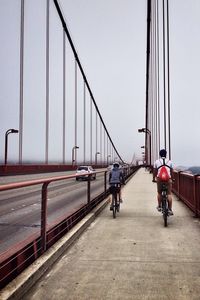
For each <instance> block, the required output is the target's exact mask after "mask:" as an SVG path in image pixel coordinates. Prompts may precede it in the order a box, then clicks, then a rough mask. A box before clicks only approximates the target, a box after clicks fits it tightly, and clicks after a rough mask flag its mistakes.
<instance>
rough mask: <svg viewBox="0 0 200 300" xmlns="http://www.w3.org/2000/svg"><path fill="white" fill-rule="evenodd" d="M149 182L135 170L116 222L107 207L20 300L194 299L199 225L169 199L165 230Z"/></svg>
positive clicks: (199, 286)
mask: <svg viewBox="0 0 200 300" xmlns="http://www.w3.org/2000/svg"><path fill="white" fill-rule="evenodd" d="M151 180H152V176H151V175H150V174H149V173H148V172H146V171H145V170H144V169H141V170H139V171H138V172H137V174H136V175H135V176H133V178H132V179H131V180H130V181H129V182H128V183H127V185H126V186H125V187H124V189H123V193H122V195H123V199H124V203H123V204H122V206H121V211H120V213H119V214H118V215H117V218H116V219H113V218H112V212H111V211H110V210H109V207H108V206H107V207H106V208H105V209H104V210H103V211H102V213H101V214H100V215H99V216H98V217H97V218H96V219H95V221H94V222H93V223H92V224H91V225H90V226H89V227H88V229H87V230H86V231H85V232H84V233H83V234H82V235H81V237H80V238H79V239H78V240H77V241H76V242H75V243H74V244H73V245H72V246H71V247H70V249H68V251H66V252H65V253H64V255H63V256H62V257H61V258H60V259H59V261H57V262H56V263H55V264H54V265H53V267H52V268H51V269H50V270H49V271H48V272H47V273H46V274H45V275H44V276H43V277H42V278H41V279H40V281H39V282H38V283H37V284H36V285H35V286H34V287H33V288H32V289H31V290H30V291H29V293H28V294H26V295H25V296H24V298H23V300H48V299H51V300H58V299H59V300H61V299H67V300H72V299H73V300H79V299H80V300H82V299H85V300H90V299H91V300H93V299H94V300H95V299H115V300H116V299H120V300H121V299H122V300H124V299H135V300H143V299H145V300H147V299H148V300H151V299H158V300H165V299H169V300H173V299H174V300H179V299H181V300H182V299H185V300H188V299H190V300H192V299H195V300H199V299H200V223H199V220H198V219H195V218H193V216H192V213H191V212H190V211H189V209H188V208H187V207H185V206H184V204H182V203H181V202H180V201H178V200H177V199H176V198H175V197H174V206H173V210H174V216H173V217H170V218H169V226H168V227H167V228H165V227H164V226H163V219H162V216H161V214H160V213H158V212H157V210H156V205H157V203H156V184H153V183H152V181H151Z"/></svg>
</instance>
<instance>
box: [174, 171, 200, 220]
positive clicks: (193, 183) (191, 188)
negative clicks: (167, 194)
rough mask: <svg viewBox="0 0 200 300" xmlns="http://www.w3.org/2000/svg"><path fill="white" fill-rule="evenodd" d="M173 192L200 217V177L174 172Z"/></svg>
mask: <svg viewBox="0 0 200 300" xmlns="http://www.w3.org/2000/svg"><path fill="white" fill-rule="evenodd" d="M174 179H175V182H174V184H173V192H174V193H175V194H176V195H177V197H178V198H179V199H180V200H182V201H183V202H184V203H185V204H186V205H187V206H188V207H189V208H190V209H191V210H192V211H193V212H194V214H195V216H196V217H200V175H199V174H198V175H192V174H189V173H184V172H182V171H179V172H178V171H174Z"/></svg>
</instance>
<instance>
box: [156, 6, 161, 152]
mask: <svg viewBox="0 0 200 300" xmlns="http://www.w3.org/2000/svg"><path fill="white" fill-rule="evenodd" d="M158 3H159V2H158V0H157V59H158V64H157V75H158V77H157V78H158V79H157V80H158V148H159V149H160V53H159V42H160V39H159V4H158Z"/></svg>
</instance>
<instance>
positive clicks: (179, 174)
mask: <svg viewBox="0 0 200 300" xmlns="http://www.w3.org/2000/svg"><path fill="white" fill-rule="evenodd" d="M180 176H181V171H179V172H178V184H177V187H178V191H177V192H178V200H180Z"/></svg>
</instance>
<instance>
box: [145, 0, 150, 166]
mask: <svg viewBox="0 0 200 300" xmlns="http://www.w3.org/2000/svg"><path fill="white" fill-rule="evenodd" d="M150 23H151V0H147V51H146V117H145V128H146V129H147V128H148V112H149V54H150ZM147 135H148V134H147V132H146V133H145V153H146V158H145V160H146V163H147V164H149V161H150V160H149V156H148V151H147V149H148V148H147V143H148V142H147V138H148V137H147Z"/></svg>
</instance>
